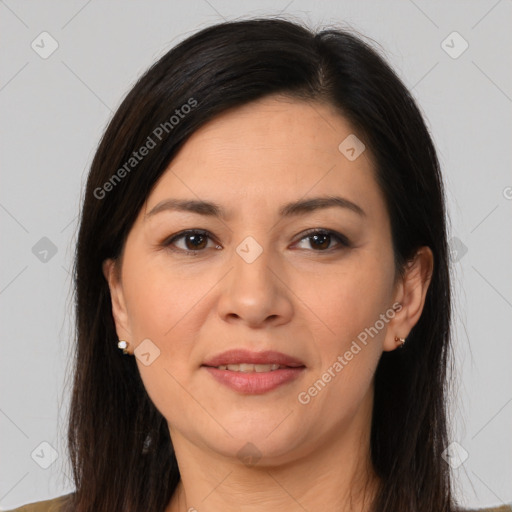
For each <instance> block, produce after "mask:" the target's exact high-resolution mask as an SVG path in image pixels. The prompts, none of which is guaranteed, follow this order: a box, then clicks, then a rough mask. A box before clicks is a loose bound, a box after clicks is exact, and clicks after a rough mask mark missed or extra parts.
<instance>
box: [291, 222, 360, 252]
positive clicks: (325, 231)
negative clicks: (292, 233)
mask: <svg viewBox="0 0 512 512" xmlns="http://www.w3.org/2000/svg"><path fill="white" fill-rule="evenodd" d="M317 234H322V235H330V236H331V237H332V238H335V239H337V240H338V242H339V245H341V246H344V247H351V245H352V244H351V242H350V240H349V239H348V238H347V237H346V236H345V235H343V234H342V233H339V232H338V231H334V230H332V229H327V228H311V229H308V230H306V231H304V232H303V233H301V234H300V235H299V238H298V240H297V242H294V244H296V243H298V242H302V240H304V239H306V238H309V237H311V236H312V235H317ZM331 250H334V248H332V249H325V250H323V251H314V252H329V251H331Z"/></svg>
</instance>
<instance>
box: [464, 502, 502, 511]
mask: <svg viewBox="0 0 512 512" xmlns="http://www.w3.org/2000/svg"><path fill="white" fill-rule="evenodd" d="M456 512H512V504H509V505H502V506H499V507H489V508H471V509H467V508H461V509H457V511H456Z"/></svg>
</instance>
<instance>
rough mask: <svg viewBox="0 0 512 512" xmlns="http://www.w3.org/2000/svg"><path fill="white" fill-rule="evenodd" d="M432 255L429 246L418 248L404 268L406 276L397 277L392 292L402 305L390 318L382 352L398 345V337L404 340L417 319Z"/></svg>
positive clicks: (423, 301) (431, 264) (429, 271)
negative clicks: (396, 338) (393, 291)
mask: <svg viewBox="0 0 512 512" xmlns="http://www.w3.org/2000/svg"><path fill="white" fill-rule="evenodd" d="M433 268H434V255H433V254H432V250H431V249H430V247H426V246H424V247H420V248H419V249H418V250H417V252H416V254H415V256H414V258H413V259H412V260H411V261H409V262H408V263H407V265H406V267H405V273H404V275H403V276H401V277H400V278H399V281H398V283H397V285H396V291H395V302H396V303H399V304H401V308H396V310H395V311H396V313H395V316H394V317H393V319H392V320H391V321H390V322H389V325H388V330H387V333H386V338H385V340H384V345H383V350H384V351H386V352H389V351H391V350H395V349H396V348H398V347H399V346H400V345H401V342H400V341H395V336H396V337H398V338H407V336H409V333H410V332H411V330H412V328H413V327H414V326H415V325H416V323H417V322H418V320H419V319H420V316H421V313H422V311H423V306H424V305H425V297H426V295H427V290H428V287H429V285H430V282H431V280H432V271H433Z"/></svg>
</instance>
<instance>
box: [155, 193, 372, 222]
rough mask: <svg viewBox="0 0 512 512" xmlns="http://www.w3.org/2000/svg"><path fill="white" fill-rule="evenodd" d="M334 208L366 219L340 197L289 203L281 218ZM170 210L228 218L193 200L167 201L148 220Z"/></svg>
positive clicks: (214, 205)
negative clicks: (342, 209)
mask: <svg viewBox="0 0 512 512" xmlns="http://www.w3.org/2000/svg"><path fill="white" fill-rule="evenodd" d="M333 207H338V208H344V209H346V210H349V211H352V212H354V213H357V214H358V215H359V216H361V217H366V213H365V211H364V210H363V209H362V208H361V207H360V206H358V205H357V204H356V203H354V202H352V201H349V200H348V199H345V198H343V197H339V196H326V197H313V198H310V199H302V200H299V201H295V202H292V203H288V204H286V205H284V206H282V207H281V208H280V210H279V215H280V216H281V217H294V216H297V215H304V214H306V213H310V212H313V211H316V210H321V209H325V208H333ZM168 210H171V211H184V212H191V213H197V214H199V215H205V216H209V217H218V218H224V219H225V218H226V216H227V214H226V211H225V210H224V209H223V208H222V206H220V205H219V204H217V203H214V202H210V201H199V200H191V199H165V200H164V201H161V202H160V203H158V204H157V205H156V206H155V207H154V208H152V210H151V211H150V212H149V213H147V214H146V218H148V217H152V216H154V215H156V214H157V213H160V212H163V211H168Z"/></svg>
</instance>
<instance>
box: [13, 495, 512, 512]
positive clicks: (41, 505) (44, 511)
mask: <svg viewBox="0 0 512 512" xmlns="http://www.w3.org/2000/svg"><path fill="white" fill-rule="evenodd" d="M72 496H73V495H72V494H66V495H64V496H59V497H58V498H54V499H52V500H45V501H38V502H36V503H29V504H28V505H23V506H21V507H19V508H16V509H13V510H8V511H7V512H59V511H60V510H62V507H63V506H64V505H65V504H66V503H67V502H68V500H69V498H70V497H72ZM459 512H512V504H510V505H502V506H501V507H491V508H480V509H460V510H459Z"/></svg>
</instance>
